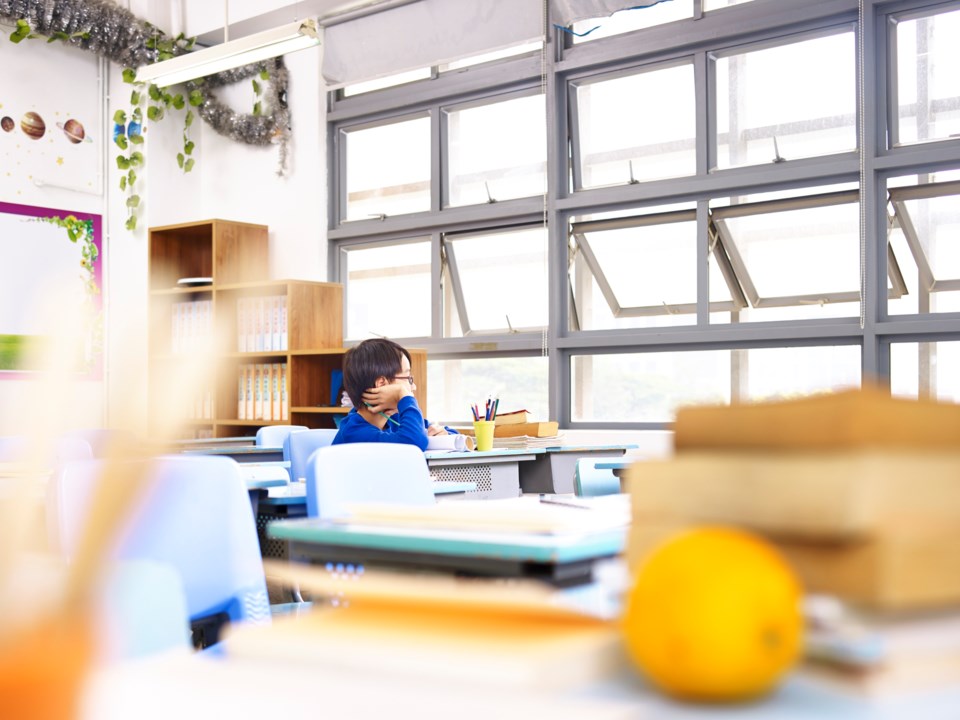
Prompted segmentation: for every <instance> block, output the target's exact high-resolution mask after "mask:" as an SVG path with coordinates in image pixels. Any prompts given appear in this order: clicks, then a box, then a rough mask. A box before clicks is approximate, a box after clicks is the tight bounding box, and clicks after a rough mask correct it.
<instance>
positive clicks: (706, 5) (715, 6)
mask: <svg viewBox="0 0 960 720" xmlns="http://www.w3.org/2000/svg"><path fill="white" fill-rule="evenodd" d="M748 2H753V0H703V11H704V12H712V11H714V10H723V8H727V7H733V6H734V5H743V4H744V3H748Z"/></svg>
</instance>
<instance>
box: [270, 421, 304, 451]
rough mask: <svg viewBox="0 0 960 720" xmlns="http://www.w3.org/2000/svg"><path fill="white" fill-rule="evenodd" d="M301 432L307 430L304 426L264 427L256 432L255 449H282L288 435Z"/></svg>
mask: <svg viewBox="0 0 960 720" xmlns="http://www.w3.org/2000/svg"><path fill="white" fill-rule="evenodd" d="M303 430H309V428H308V427H307V426H306V425H264V426H263V427H262V428H260V429H259V430H257V447H275V448H278V447H283V443H284V441H286V439H287V436H288V435H289V434H290V433H293V432H302V431H303Z"/></svg>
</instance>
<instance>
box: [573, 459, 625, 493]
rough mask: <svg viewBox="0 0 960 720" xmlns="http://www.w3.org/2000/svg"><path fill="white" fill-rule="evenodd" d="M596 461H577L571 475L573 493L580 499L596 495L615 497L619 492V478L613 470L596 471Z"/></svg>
mask: <svg viewBox="0 0 960 720" xmlns="http://www.w3.org/2000/svg"><path fill="white" fill-rule="evenodd" d="M596 464H597V461H596V460H595V459H590V458H580V459H579V460H577V469H576V470H575V471H574V474H573V492H574V494H576V495H579V496H581V497H595V496H597V495H616V494H617V493H619V492H620V478H618V477H617V476H616V475H615V474H614V473H613V470H609V469H603V468H601V469H598V468H597V467H596Z"/></svg>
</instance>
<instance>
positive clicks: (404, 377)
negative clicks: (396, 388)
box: [393, 375, 414, 385]
mask: <svg viewBox="0 0 960 720" xmlns="http://www.w3.org/2000/svg"><path fill="white" fill-rule="evenodd" d="M393 379H394V380H406V381H407V382H408V383H410V384H411V385H413V384H414V382H413V375H394V376H393Z"/></svg>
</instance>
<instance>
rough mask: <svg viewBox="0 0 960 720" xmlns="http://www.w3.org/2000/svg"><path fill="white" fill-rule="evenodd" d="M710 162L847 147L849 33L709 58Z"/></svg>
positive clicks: (736, 162)
mask: <svg viewBox="0 0 960 720" xmlns="http://www.w3.org/2000/svg"><path fill="white" fill-rule="evenodd" d="M715 69H716V86H717V138H716V139H717V166H718V167H720V168H726V167H736V166H740V165H756V164H759V163H769V162H779V159H778V158H783V159H785V160H796V159H797V158H805V157H814V156H817V155H826V154H828V153H837V152H845V151H853V150H856V148H857V134H856V125H855V123H856V115H855V111H856V54H855V46H854V35H853V33H852V32H845V33H842V34H838V35H830V36H828V37H823V38H817V39H815V40H805V41H802V42H795V43H790V44H789V45H782V46H780V47H773V48H768V49H764V50H755V51H752V52H747V53H742V54H739V55H730V56H725V57H718V58H717V59H716V60H715Z"/></svg>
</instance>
